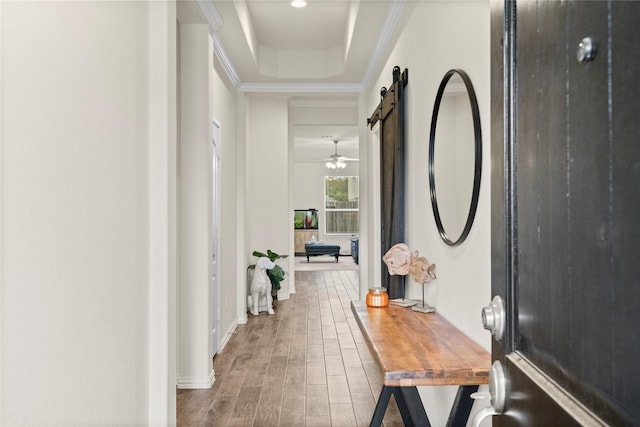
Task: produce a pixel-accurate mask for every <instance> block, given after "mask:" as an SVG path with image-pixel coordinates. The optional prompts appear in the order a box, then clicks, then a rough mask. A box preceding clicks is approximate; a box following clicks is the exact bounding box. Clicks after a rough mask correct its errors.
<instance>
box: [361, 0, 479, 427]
mask: <svg viewBox="0 0 640 427" xmlns="http://www.w3.org/2000/svg"><path fill="white" fill-rule="evenodd" d="M408 8H409V10H408V11H407V14H408V15H407V16H408V18H407V20H406V23H405V25H404V26H403V29H402V33H401V35H400V37H399V39H398V42H397V44H396V45H395V47H394V49H393V51H392V53H391V55H390V57H389V59H388V61H387V62H386V65H385V66H384V67H383V70H382V72H381V74H380V77H379V78H378V80H377V81H376V82H375V83H374V84H373V85H372V86H371V88H370V90H369V103H368V112H367V114H370V113H371V112H372V111H373V110H374V108H375V107H376V105H377V104H378V102H379V88H380V87H382V86H387V87H388V86H389V85H390V84H391V76H392V68H393V66H394V65H398V66H400V67H401V68H402V69H404V68H408V69H409V83H408V85H407V87H406V94H407V98H406V114H407V116H406V128H405V129H406V141H407V153H406V159H407V167H406V183H407V184H406V196H405V199H406V201H407V204H406V243H407V244H408V245H409V247H410V248H411V249H412V250H419V251H420V254H421V255H424V256H426V257H427V258H428V259H429V261H430V262H433V263H435V264H436V273H437V277H438V278H437V279H436V281H435V282H433V284H429V285H427V287H426V289H427V293H426V295H427V303H429V304H431V305H434V306H436V308H437V310H438V312H439V313H440V314H442V315H443V316H444V317H446V318H447V319H448V320H449V321H451V323H453V324H454V325H455V326H457V327H458V328H459V329H460V330H462V332H464V333H465V334H467V335H468V336H470V337H471V338H472V339H473V340H475V341H476V342H478V343H479V344H480V345H482V346H483V347H484V348H485V349H487V350H490V337H489V334H488V333H487V332H486V331H484V330H483V329H482V325H481V319H480V311H481V308H482V307H483V306H484V305H486V304H487V303H488V302H489V301H490V273H491V272H490V259H489V256H490V253H491V248H490V238H491V229H490V193H489V188H490V186H489V181H490V179H489V170H490V163H489V158H490V152H489V147H490V145H489V135H490V129H489V124H490V113H491V112H490V103H489V101H490V54H489V2H481V1H456V2H445V1H442V2H410V3H409V5H408ZM451 68H462V69H463V70H465V71H467V73H468V74H469V76H470V78H471V80H472V82H473V84H474V87H475V90H476V94H477V97H478V103H479V107H480V118H481V122H482V134H483V140H484V142H483V169H482V174H483V175H482V184H481V192H480V200H479V205H478V212H477V215H476V219H475V222H474V225H473V228H472V229H471V233H470V235H469V237H468V239H467V240H466V241H465V243H463V244H462V245H461V246H459V247H457V248H451V247H449V246H447V245H446V244H445V243H444V242H443V241H442V240H441V239H440V237H439V235H438V232H437V229H436V225H435V221H434V219H433V213H432V209H431V204H430V199H429V181H428V170H427V163H428V146H429V142H428V138H429V134H428V132H429V125H430V122H431V113H432V109H433V103H434V101H435V95H436V92H437V89H438V86H439V84H440V80H441V79H442V76H443V75H444V74H445V72H446V71H447V70H449V69H451ZM375 262H379V261H377V260H375V259H374V263H373V268H378V267H379V264H376V263H375ZM369 274H372V272H371V271H370V272H369ZM408 297H409V298H420V297H421V290H420V286H419V285H417V284H415V283H414V284H413V285H410V286H408ZM455 391H456V390H455V387H422V388H420V394H421V396H422V398H423V402H424V403H425V407H426V408H427V413H428V414H429V417H430V419H431V423H432V424H433V425H444V424H445V423H446V419H447V416H448V408H450V407H451V402H452V401H453V398H454V396H455ZM483 405H484V404H483Z"/></svg>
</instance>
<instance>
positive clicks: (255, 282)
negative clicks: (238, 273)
mask: <svg viewBox="0 0 640 427" xmlns="http://www.w3.org/2000/svg"><path fill="white" fill-rule="evenodd" d="M275 266H276V264H275V263H274V262H273V261H271V260H270V259H269V258H267V257H262V258H259V259H258V262H257V263H256V268H255V270H254V273H253V279H252V280H251V294H250V295H249V296H248V297H247V306H248V307H249V308H250V309H251V314H253V315H254V316H257V315H258V313H260V312H261V311H266V312H267V313H269V314H274V311H273V297H272V296H271V281H270V280H269V277H268V276H267V270H271V269H272V268H273V267H275Z"/></svg>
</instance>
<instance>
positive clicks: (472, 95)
mask: <svg viewBox="0 0 640 427" xmlns="http://www.w3.org/2000/svg"><path fill="white" fill-rule="evenodd" d="M454 74H458V75H459V76H460V77H461V78H462V81H463V82H464V85H465V87H466V89H467V94H468V95H469V103H470V104H471V116H472V118H473V134H474V139H475V142H474V143H475V170H474V174H473V190H472V192H471V205H470V207H469V213H468V215H467V222H466V223H465V225H464V229H463V230H462V233H461V234H460V237H458V239H457V240H453V239H451V238H450V237H449V235H448V234H447V232H446V231H445V229H444V226H443V224H442V219H441V218H440V210H439V209H438V198H437V195H436V186H435V173H434V164H433V163H434V150H435V144H436V124H437V122H438V112H439V110H440V103H441V102H442V95H443V94H444V90H445V88H446V86H447V83H448V82H449V79H451V77H452V76H453V75H454ZM481 175H482V130H481V128H480V110H479V108H478V99H477V98H476V92H475V90H474V89H473V84H472V83H471V79H470V78H469V76H468V75H467V73H466V72H465V71H464V70H460V69H451V70H449V71H447V73H446V74H445V75H444V77H443V78H442V81H441V82H440V87H439V88H438V94H437V95H436V100H435V103H434V105H433V114H432V116H431V132H430V133H429V193H430V195H431V207H432V208H433V215H434V217H435V220H436V226H437V227H438V232H439V233H440V237H441V238H442V240H444V242H445V243H446V244H447V245H449V246H458V245H460V244H461V243H462V242H464V241H465V239H466V238H467V236H469V232H470V231H471V226H472V225H473V220H474V218H475V216H476V210H477V209H478V199H479V197H480V177H481Z"/></svg>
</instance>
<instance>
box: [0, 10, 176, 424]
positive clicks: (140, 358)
mask: <svg viewBox="0 0 640 427" xmlns="http://www.w3.org/2000/svg"><path fill="white" fill-rule="evenodd" d="M0 14H1V15H2V20H1V24H0V25H1V28H0V31H1V39H2V47H1V49H2V51H1V61H0V64H1V67H2V70H1V73H0V76H1V79H2V80H1V88H2V94H1V100H2V116H1V123H0V127H1V128H2V134H1V138H2V140H1V141H0V143H1V152H2V159H1V160H2V163H1V168H2V174H1V177H2V181H1V183H0V185H1V190H0V193H1V194H2V212H1V216H0V222H1V228H0V229H1V235H0V238H1V242H0V243H1V245H0V248H1V255H0V262H1V268H2V272H1V275H0V278H1V280H2V281H1V283H0V289H1V298H2V299H1V301H0V312H1V315H2V329H1V334H2V335H1V337H0V343H1V349H2V351H1V353H0V354H1V361H0V366H1V369H2V370H1V377H0V394H1V396H0V401H1V403H0V424H2V425H7V426H9V425H10V426H21V425H97V424H103V425H145V424H149V423H150V422H151V420H153V421H156V422H159V423H162V424H166V423H168V422H169V421H168V420H171V414H172V413H173V415H175V390H172V389H171V388H168V387H167V385H168V384H169V383H170V381H174V379H171V380H170V381H169V380H168V379H167V376H166V375H167V370H168V369H170V368H168V365H169V364H171V363H172V360H173V356H172V355H171V351H175V348H173V349H172V348H171V346H172V344H171V337H170V335H169V334H168V330H169V329H170V325H169V323H170V316H171V315H170V314H169V313H168V311H169V310H170V308H169V307H170V305H171V303H172V302H173V301H169V300H168V298H169V299H170V296H168V293H169V292H170V291H169V288H171V286H172V284H171V283H170V280H169V279H168V277H167V275H168V271H169V269H170V266H169V264H168V262H167V259H166V257H167V253H170V252H171V251H172V249H171V247H170V246H169V245H170V243H169V240H170V239H169V236H168V233H169V232H168V225H167V221H168V219H167V218H168V213H167V212H166V210H167V209H168V207H167V205H168V204H169V201H168V200H167V195H168V191H167V186H168V182H169V180H170V177H169V176H168V174H169V172H168V169H167V164H168V163H170V162H171V160H172V159H171V154H170V153H169V152H167V150H168V147H169V146H170V145H171V143H172V142H173V143H175V135H173V136H172V135H171V132H172V129H173V131H174V132H175V115H174V116H173V117H171V116H170V111H171V110H172V108H173V107H174V106H175V96H174V94H175V86H173V89H172V85H171V82H172V81H173V82H175V57H174V58H171V57H169V56H164V55H162V54H158V52H167V53H169V52H172V51H175V45H173V46H172V43H173V44H175V33H173V35H172V30H168V31H167V28H172V29H174V28H175V9H174V10H171V5H167V4H164V5H155V6H150V5H149V4H147V3H141V2H132V3H116V4H114V3H94V2H71V3H68V2H65V3H57V2H44V3H27V2H2V3H0ZM168 23H173V26H172V27H168V26H167V25H168ZM114 29H117V30H114ZM151 47H153V49H157V50H153V49H152V48H151ZM152 50H153V51H152ZM172 70H173V71H172ZM172 73H174V74H172ZM156 90H157V91H158V92H155V91H156ZM152 91H153V92H154V93H153V94H152V93H151V92H152ZM163 95H164V96H163ZM172 100H173V101H172ZM156 103H157V104H156ZM174 111H175V110H174ZM151 128H153V130H151ZM152 137H153V141H151V138H152ZM151 142H153V143H151ZM174 160H175V157H174ZM150 179H154V180H156V179H159V181H156V182H155V183H154V186H153V191H151V190H150V188H151V184H150ZM162 200H164V201H165V202H164V203H162ZM163 205H164V208H161V209H162V210H163V212H151V210H152V207H153V209H155V208H156V207H158V206H163ZM152 234H153V236H154V237H153V238H151V235H152ZM152 241H153V242H154V243H156V244H159V245H161V246H160V248H154V249H150V245H151V242H152ZM163 254H164V255H163ZM163 270H164V272H163ZM151 278H153V279H154V282H153V283H151ZM152 301H153V302H154V303H158V302H162V301H164V306H161V305H158V306H154V310H150V304H151V302H152ZM162 347H164V350H165V351H164V352H162V354H157V353H156V351H158V350H159V349H160V348H162ZM154 369H157V370H154ZM151 377H155V378H154V379H151ZM152 385H153V386H154V387H160V388H161V389H162V390H160V389H154V390H153V391H152V390H150V388H151V386H152ZM158 395H160V396H162V395H164V396H165V397H166V399H167V400H166V401H165V402H162V403H158V399H162V397H158ZM172 405H173V411H172V409H171V406H172Z"/></svg>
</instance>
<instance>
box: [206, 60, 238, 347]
mask: <svg viewBox="0 0 640 427" xmlns="http://www.w3.org/2000/svg"><path fill="white" fill-rule="evenodd" d="M214 61H215V62H214V65H217V57H214ZM225 77H226V76H225V74H224V71H221V70H220V69H219V68H218V67H214V69H213V76H212V82H211V90H212V94H211V98H212V104H211V108H212V116H213V118H215V119H216V120H218V121H219V122H220V123H221V130H222V138H221V145H222V152H221V155H220V165H221V166H220V169H221V178H220V179H221V182H220V184H221V194H220V197H221V199H220V205H221V206H220V210H221V212H220V281H219V286H220V333H221V335H220V339H221V344H222V345H223V346H224V345H225V344H226V342H227V341H228V340H229V338H230V337H231V334H232V333H233V331H234V330H235V327H236V324H237V315H236V314H237V313H236V306H237V304H238V292H237V287H238V286H239V285H240V284H241V283H244V277H245V275H244V274H242V275H241V276H239V275H238V264H244V257H242V258H238V246H239V240H240V239H239V238H238V236H239V233H240V229H239V227H238V215H239V214H240V212H239V210H238V203H239V201H240V200H241V199H242V193H241V191H239V187H238V174H239V173H240V172H239V171H238V168H237V161H238V155H237V146H238V143H237V131H236V127H237V119H236V116H237V114H236V104H237V102H236V90H235V87H233V85H231V84H230V83H229V82H228V81H227V80H226V79H225Z"/></svg>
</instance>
